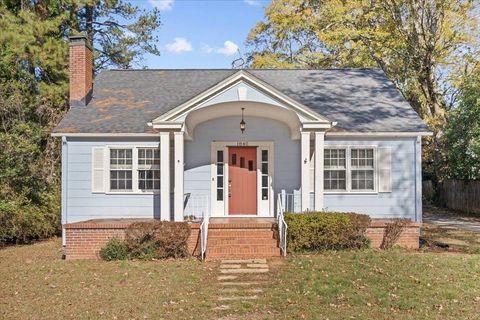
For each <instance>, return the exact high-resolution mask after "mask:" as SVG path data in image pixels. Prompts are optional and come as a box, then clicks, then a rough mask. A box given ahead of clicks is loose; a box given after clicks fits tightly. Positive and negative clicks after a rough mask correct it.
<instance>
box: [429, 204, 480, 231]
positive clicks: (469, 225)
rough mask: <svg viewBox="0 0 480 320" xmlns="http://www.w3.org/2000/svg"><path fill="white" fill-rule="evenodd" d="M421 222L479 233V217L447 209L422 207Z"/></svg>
mask: <svg viewBox="0 0 480 320" xmlns="http://www.w3.org/2000/svg"><path fill="white" fill-rule="evenodd" d="M423 222H424V223H429V224H433V225H437V226H441V227H444V228H450V229H462V230H467V231H472V232H478V233H480V217H472V216H462V215H460V214H458V213H455V212H449V210H448V209H440V208H435V207H427V208H424V215H423Z"/></svg>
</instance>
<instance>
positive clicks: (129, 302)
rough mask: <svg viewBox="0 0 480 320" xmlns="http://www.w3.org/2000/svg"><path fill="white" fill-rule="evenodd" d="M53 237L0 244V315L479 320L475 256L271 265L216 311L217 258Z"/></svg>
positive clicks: (401, 255)
mask: <svg viewBox="0 0 480 320" xmlns="http://www.w3.org/2000/svg"><path fill="white" fill-rule="evenodd" d="M59 247H60V243H59V241H58V240H51V241H46V242H41V243H37V244H34V245H29V246H13V247H8V248H5V249H2V250H0V274H1V275H2V281H0V297H1V298H0V318H2V319H4V318H5V319H32V318H33V319H59V318H67V319H98V318H102V319H133V318H134V319H144V318H146V319H218V318H222V319H302V318H304V319H350V318H351V319H478V317H479V312H478V310H480V255H469V254H461V253H428V252H424V253H422V252H414V251H395V250H394V251H390V252H380V251H370V250H367V251H350V252H327V253H321V254H316V255H301V256H291V257H288V258H286V259H279V260H273V261H271V262H270V269H271V270H272V272H271V273H270V274H269V276H268V279H267V280H268V282H267V283H266V284H265V285H264V286H263V289H264V292H263V293H260V294H258V296H259V299H258V300H256V301H249V302H243V303H242V302H234V303H231V304H230V305H231V306H232V308H231V310H228V311H218V310H217V311H214V310H213V308H214V307H215V306H218V305H219V304H220V303H219V302H218V301H217V297H218V295H219V288H220V285H219V284H218V281H217V280H216V276H217V274H218V264H217V263H216V262H207V263H201V262H198V261H196V260H191V259H185V260H167V261H149V262H140V261H129V262H103V261H63V260H60V251H59Z"/></svg>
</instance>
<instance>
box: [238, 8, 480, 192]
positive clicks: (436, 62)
mask: <svg viewBox="0 0 480 320" xmlns="http://www.w3.org/2000/svg"><path fill="white" fill-rule="evenodd" d="M476 9H477V8H476V7H475V3H474V1H469V0H463V1H457V0H382V1H372V0H349V1H346V0H321V1H320V0H304V1H302V0H282V1H275V0H274V1H273V2H272V4H271V5H270V6H269V7H268V8H267V9H266V12H265V20H264V21H261V22H259V23H258V24H257V25H256V26H255V28H253V29H252V30H251V32H250V34H249V35H248V38H247V44H248V45H249V46H250V48H251V52H250V53H249V57H248V61H249V63H250V65H251V66H252V67H253V68H257V67H274V68H275V67H285V68H298V67H309V68H316V67H380V68H381V69H382V70H383V71H384V72H385V73H386V75H387V76H388V77H389V78H390V79H391V80H392V81H393V82H394V83H395V85H396V86H397V87H398V88H399V90H400V91H401V92H402V94H403V96H404V97H405V99H406V100H407V101H409V102H410V104H411V105H412V107H413V108H414V109H415V110H416V111H417V113H418V114H419V115H420V117H422V118H423V119H424V120H426V122H427V124H428V125H429V127H430V129H431V130H432V131H433V132H434V136H433V137H432V138H431V139H427V141H426V147H427V148H426V155H427V156H428V157H429V159H428V161H427V163H428V164H430V165H429V166H428V167H427V168H426V170H424V172H426V173H428V174H430V176H431V178H432V179H433V180H434V183H436V180H438V179H441V176H442V171H441V167H440V166H439V164H440V163H441V162H442V161H441V160H442V153H441V145H440V137H441V134H442V130H443V127H444V124H445V120H446V118H445V112H446V110H447V109H449V108H450V107H451V106H452V101H455V95H454V93H455V92H456V90H452V88H455V86H454V85H455V83H456V81H458V78H459V77H460V75H464V74H469V73H470V72H471V70H472V69H473V66H475V63H472V64H465V63H463V62H464V61H466V60H467V59H466V58H465V57H466V56H468V57H469V60H470V59H471V58H472V57H473V60H474V61H478V57H479V55H478V53H479V52H480V51H479V50H478V32H477V30H478V17H477V15H475V12H476V11H475V10H476Z"/></svg>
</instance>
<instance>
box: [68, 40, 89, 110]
mask: <svg viewBox="0 0 480 320" xmlns="http://www.w3.org/2000/svg"><path fill="white" fill-rule="evenodd" d="M69 64H70V107H84V106H86V105H87V104H88V102H89V101H90V98H91V96H92V89H93V57H92V47H91V46H90V44H89V42H88V39H87V36H86V35H77V36H71V37H70V61H69Z"/></svg>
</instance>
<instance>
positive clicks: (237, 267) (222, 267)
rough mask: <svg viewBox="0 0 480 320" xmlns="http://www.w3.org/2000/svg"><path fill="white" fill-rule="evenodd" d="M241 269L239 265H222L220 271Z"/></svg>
mask: <svg viewBox="0 0 480 320" xmlns="http://www.w3.org/2000/svg"><path fill="white" fill-rule="evenodd" d="M241 267H242V266H241V265H240V264H222V265H221V266H220V269H240V268H241Z"/></svg>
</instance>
